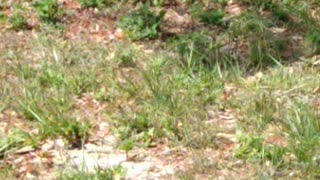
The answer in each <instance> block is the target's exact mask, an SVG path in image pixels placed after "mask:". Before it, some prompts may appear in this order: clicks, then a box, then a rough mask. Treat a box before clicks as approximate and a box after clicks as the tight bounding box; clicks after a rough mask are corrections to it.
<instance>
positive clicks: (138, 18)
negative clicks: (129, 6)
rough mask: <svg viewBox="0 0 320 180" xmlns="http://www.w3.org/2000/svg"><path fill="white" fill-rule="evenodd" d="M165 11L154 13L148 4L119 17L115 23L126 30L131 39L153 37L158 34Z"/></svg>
mask: <svg viewBox="0 0 320 180" xmlns="http://www.w3.org/2000/svg"><path fill="white" fill-rule="evenodd" d="M164 14H165V11H161V12H159V13H154V12H152V11H151V10H150V6H149V5H142V6H141V7H140V8H139V9H138V10H136V11H133V12H131V13H129V14H128V15H127V16H124V17H122V18H120V20H119V21H118V22H117V25H118V26H119V27H120V28H123V29H124V30H126V31H127V32H128V34H129V36H130V38H131V39H132V40H142V39H154V38H157V37H159V36H160V26H161V23H162V20H163V17H164Z"/></svg>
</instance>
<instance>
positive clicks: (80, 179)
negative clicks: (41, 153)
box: [59, 166, 125, 180]
mask: <svg viewBox="0 0 320 180" xmlns="http://www.w3.org/2000/svg"><path fill="white" fill-rule="evenodd" d="M124 175H125V170H124V169H123V168H122V167H121V166H115V167H112V168H106V169H102V168H100V167H98V168H96V169H95V171H94V172H86V171H85V170H82V171H81V170H79V171H75V170H65V171H62V172H60V173H59V178H61V179H74V180H86V179H89V180H99V179H104V180H113V179H121V178H123V177H124Z"/></svg>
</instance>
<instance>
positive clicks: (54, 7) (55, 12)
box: [34, 0, 63, 24]
mask: <svg viewBox="0 0 320 180" xmlns="http://www.w3.org/2000/svg"><path fill="white" fill-rule="evenodd" d="M34 7H35V8H36V11H37V14H38V16H39V18H40V19H41V20H42V21H44V22H46V23H53V24H55V23H57V22H58V21H59V19H60V17H61V16H62V12H63V11H62V9H61V8H60V6H59V4H58V1H57V0H38V1H36V2H35V4H34Z"/></svg>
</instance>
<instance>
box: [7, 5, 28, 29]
mask: <svg viewBox="0 0 320 180" xmlns="http://www.w3.org/2000/svg"><path fill="white" fill-rule="evenodd" d="M13 7H14V8H13V14H12V16H11V17H10V18H9V22H10V24H11V25H12V28H13V29H16V30H19V29H25V28H27V25H28V23H27V19H26V18H25V17H24V13H23V11H24V10H23V8H22V6H21V5H18V4H16V5H14V6H13Z"/></svg>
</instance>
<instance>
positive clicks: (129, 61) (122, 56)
mask: <svg viewBox="0 0 320 180" xmlns="http://www.w3.org/2000/svg"><path fill="white" fill-rule="evenodd" d="M115 53H116V54H115V60H116V61H117V62H118V63H119V65H120V66H123V67H133V66H135V62H134V58H135V57H136V54H137V50H136V49H135V47H131V46H130V45H126V44H121V45H120V46H119V47H118V49H117V51H116V52H115Z"/></svg>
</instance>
